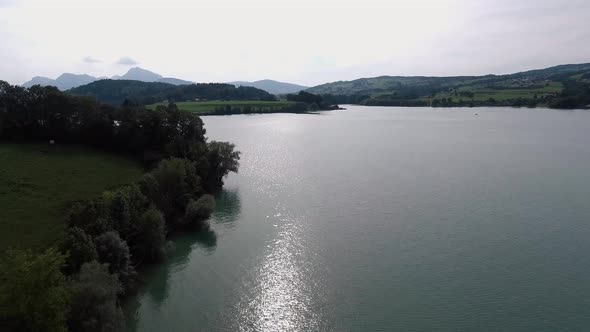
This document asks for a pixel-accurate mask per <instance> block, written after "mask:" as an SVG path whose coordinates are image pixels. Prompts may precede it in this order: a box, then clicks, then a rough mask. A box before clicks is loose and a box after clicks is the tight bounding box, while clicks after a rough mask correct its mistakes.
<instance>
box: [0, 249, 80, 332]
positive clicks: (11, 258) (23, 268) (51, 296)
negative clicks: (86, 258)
mask: <svg viewBox="0 0 590 332" xmlns="http://www.w3.org/2000/svg"><path fill="white" fill-rule="evenodd" d="M64 265H65V256H64V255H62V254H61V253H60V252H59V251H57V250H55V249H51V248H50V249H47V250H46V251H45V252H43V253H42V254H39V255H33V254H32V253H31V252H29V251H17V250H9V251H8V252H7V253H6V256H5V257H4V259H3V260H2V262H1V263H0V318H2V319H3V320H10V321H14V322H15V323H16V325H18V326H21V328H22V329H23V330H26V331H43V332H45V331H48V332H52V331H66V317H67V315H68V309H69V304H70V292H69V289H68V287H67V286H66V278H65V276H64V275H63V274H62V272H61V269H62V268H63V267H64Z"/></svg>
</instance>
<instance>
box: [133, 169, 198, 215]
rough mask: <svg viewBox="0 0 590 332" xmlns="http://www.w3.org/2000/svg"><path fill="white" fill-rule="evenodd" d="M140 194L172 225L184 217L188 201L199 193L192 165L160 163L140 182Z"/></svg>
mask: <svg viewBox="0 0 590 332" xmlns="http://www.w3.org/2000/svg"><path fill="white" fill-rule="evenodd" d="M141 187H142V191H143V192H144V194H145V195H146V196H147V197H148V198H149V199H150V200H152V202H154V203H155V204H156V206H157V207H158V208H159V209H160V210H161V211H162V213H164V216H165V218H166V221H167V222H169V223H170V225H169V226H173V223H174V222H175V221H176V220H177V219H178V218H179V217H182V216H183V215H184V210H185V208H186V205H187V204H188V202H189V200H190V199H191V198H194V197H198V196H200V195H201V194H202V193H203V188H202V187H201V179H200V177H199V176H198V174H197V170H196V167H195V165H194V163H193V162H191V161H189V160H186V159H179V158H170V159H165V160H162V161H161V162H160V163H159V164H158V166H157V167H156V168H155V169H154V170H153V171H152V172H151V173H149V174H147V175H146V176H144V178H143V179H142V181H141Z"/></svg>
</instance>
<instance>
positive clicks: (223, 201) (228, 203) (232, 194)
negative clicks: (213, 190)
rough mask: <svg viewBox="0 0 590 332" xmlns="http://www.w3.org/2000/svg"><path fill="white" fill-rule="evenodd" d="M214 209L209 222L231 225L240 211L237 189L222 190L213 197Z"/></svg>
mask: <svg viewBox="0 0 590 332" xmlns="http://www.w3.org/2000/svg"><path fill="white" fill-rule="evenodd" d="M215 203H216V208H215V212H214V213H213V218H212V220H211V222H212V224H217V223H224V224H229V223H233V222H234V221H236V219H238V216H239V215H240V211H241V208H242V206H241V204H240V195H239V193H238V190H237V189H231V190H222V191H221V192H220V193H218V194H217V195H216V196H215Z"/></svg>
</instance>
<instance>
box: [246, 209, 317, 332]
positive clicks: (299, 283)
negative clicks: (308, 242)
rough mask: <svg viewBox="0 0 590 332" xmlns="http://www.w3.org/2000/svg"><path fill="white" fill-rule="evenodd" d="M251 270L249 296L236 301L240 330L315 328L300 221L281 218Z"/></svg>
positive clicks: (310, 275) (309, 269)
mask: <svg viewBox="0 0 590 332" xmlns="http://www.w3.org/2000/svg"><path fill="white" fill-rule="evenodd" d="M281 221H282V222H283V223H282V224H281V225H280V228H281V229H280V231H279V233H278V234H277V236H276V237H275V239H274V240H273V241H272V243H270V244H269V245H268V250H267V254H266V255H265V256H264V257H263V259H262V260H261V262H260V264H259V267H258V269H257V270H256V271H255V273H256V276H255V277H254V285H253V286H254V288H253V292H252V293H251V295H250V297H248V298H245V299H243V300H242V301H241V303H240V308H239V311H240V312H239V314H240V316H241V317H240V319H239V321H240V322H241V324H240V325H241V326H240V330H241V331H318V330H322V329H321V328H320V322H321V319H320V317H319V313H318V312H316V311H315V310H313V304H312V300H313V297H314V296H317V294H314V293H315V290H314V288H315V287H314V285H315V283H314V282H313V271H312V270H313V267H312V266H313V265H312V264H310V263H309V259H310V255H309V252H308V250H307V248H306V246H305V244H304V243H305V241H303V239H304V232H303V230H304V228H305V227H304V226H305V223H304V222H302V220H288V219H286V218H283V219H282V220H281Z"/></svg>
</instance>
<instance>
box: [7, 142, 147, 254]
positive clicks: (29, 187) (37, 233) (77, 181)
mask: <svg viewBox="0 0 590 332" xmlns="http://www.w3.org/2000/svg"><path fill="white" fill-rule="evenodd" d="M0 165H2V167H1V168H0V207H1V208H0V252H1V251H3V250H5V249H7V248H9V247H18V248H31V249H33V250H38V249H42V248H44V247H46V246H49V245H52V244H55V243H56V242H57V241H59V240H60V239H61V238H62V236H63V232H64V230H65V226H66V225H65V218H66V216H67V210H68V207H69V206H70V205H71V203H72V202H74V201H78V200H86V199H91V198H94V197H98V196H99V195H100V194H101V192H102V191H104V190H106V189H109V188H113V187H117V186H120V185H123V184H128V183H132V182H134V181H136V180H137V179H139V177H140V176H141V175H142V174H143V168H142V167H141V165H140V164H139V163H135V162H134V161H131V160H129V159H126V158H124V157H120V156H114V155H111V154H108V153H105V152H101V151H97V150H93V149H90V148H85V147H81V146H60V145H56V146H49V145H43V144H12V143H10V144H7V143H0Z"/></svg>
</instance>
